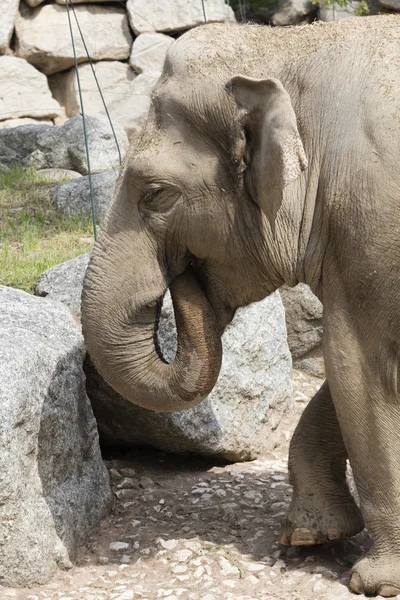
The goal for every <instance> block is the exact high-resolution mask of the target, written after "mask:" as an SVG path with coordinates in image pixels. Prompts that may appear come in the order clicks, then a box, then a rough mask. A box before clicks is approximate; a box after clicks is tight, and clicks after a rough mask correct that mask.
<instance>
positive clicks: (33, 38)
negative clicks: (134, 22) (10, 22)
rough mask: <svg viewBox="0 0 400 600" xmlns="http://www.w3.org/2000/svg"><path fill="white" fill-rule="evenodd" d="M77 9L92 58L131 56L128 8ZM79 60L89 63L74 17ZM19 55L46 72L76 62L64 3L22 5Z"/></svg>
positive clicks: (18, 43) (84, 6)
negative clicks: (34, 6) (32, 7)
mask: <svg viewBox="0 0 400 600" xmlns="http://www.w3.org/2000/svg"><path fill="white" fill-rule="evenodd" d="M75 12H76V15H77V18H78V20H79V24H80V27H81V30H82V33H83V36H84V38H85V41H86V45H87V47H88V51H89V54H90V56H91V58H92V60H93V61H97V60H124V59H127V58H128V57H129V54H130V49H131V45H132V36H131V33H130V30H129V25H128V20H127V16H126V11H125V9H124V8H120V7H118V6H113V7H111V8H110V7H108V6H98V5H96V4H92V5H81V6H76V7H75ZM72 27H73V32H74V39H75V47H76V53H77V57H78V62H87V60H88V59H87V56H86V52H85V49H84V46H83V43H82V41H81V38H80V35H79V31H78V29H77V26H76V23H75V20H74V19H72ZM15 28H16V34H17V43H16V52H17V55H18V56H20V57H22V58H25V59H26V60H27V61H28V62H31V63H33V64H35V66H37V67H39V68H41V69H42V70H43V71H44V72H45V73H46V74H47V75H51V74H52V73H57V72H58V71H62V70H64V69H68V68H70V67H72V66H73V64H74V57H73V51H72V45H71V37H70V30H69V25H68V16H67V12H66V10H65V7H64V6H58V5H57V4H46V5H44V6H39V7H38V8H35V9H30V8H28V7H27V6H24V5H23V4H21V7H20V14H19V15H18V16H17V19H16V22H15Z"/></svg>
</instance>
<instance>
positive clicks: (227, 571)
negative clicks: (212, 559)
mask: <svg viewBox="0 0 400 600" xmlns="http://www.w3.org/2000/svg"><path fill="white" fill-rule="evenodd" d="M218 563H219V566H220V568H221V574H222V575H239V569H238V568H237V567H235V565H233V564H232V563H231V562H229V560H227V559H226V558H225V557H224V556H221V557H220V558H219V559H218Z"/></svg>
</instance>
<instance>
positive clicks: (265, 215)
mask: <svg viewBox="0 0 400 600" xmlns="http://www.w3.org/2000/svg"><path fill="white" fill-rule="evenodd" d="M185 37H186V36H183V37H182V38H180V40H178V41H177V42H176V43H175V44H174V45H173V46H172V48H171V50H170V51H169V55H168V57H167V61H166V64H165V67H164V72H163V75H162V76H161V78H160V80H159V83H158V85H157V88H156V90H155V92H154V93H153V97H152V106H151V110H150V115H149V119H148V122H147V125H146V128H145V130H144V133H143V134H142V137H141V139H140V141H139V142H138V144H137V145H136V146H135V147H132V148H131V150H130V153H129V155H128V157H127V159H126V161H125V164H124V167H123V171H122V174H121V176H120V179H119V182H118V186H117V190H116V193H115V196H114V199H113V202H112V205H111V207H110V209H109V212H108V215H107V217H106V219H105V222H104V223H103V226H102V229H101V233H100V236H99V239H98V241H97V242H96V244H95V248H94V251H93V255H92V259H91V262H90V265H89V268H88V271H87V275H86V279H85V284H84V293H83V306H82V324H83V331H84V335H85V339H86V343H87V347H88V351H89V353H90V355H91V358H92V360H93V362H94V364H95V366H96V367H97V369H98V370H99V372H100V373H101V374H102V376H103V377H104V378H105V379H106V381H107V382H108V383H109V384H110V385H111V386H112V387H114V389H116V390H117V391H118V392H119V393H121V394H122V395H123V396H124V397H125V398H126V399H127V400H130V401H132V402H133V403H135V404H141V405H142V406H144V407H146V408H149V409H152V410H157V411H175V410H181V409H184V408H189V407H191V406H194V405H195V404H197V403H198V402H200V401H201V400H202V399H203V398H204V397H205V396H206V395H207V394H208V393H209V392H210V391H211V389H212V387H213V386H214V384H215V382H216V379H217V377H218V373H219V369H220V364H221V354H222V350H221V341H220V336H221V333H222V331H223V329H224V327H225V326H226V324H227V323H228V322H229V321H230V320H231V318H232V316H233V314H234V312H235V310H236V308H237V307H239V306H243V305H246V304H248V303H250V302H254V301H257V300H260V299H262V298H264V297H265V296H266V295H268V294H269V293H271V292H272V291H274V290H275V289H276V288H277V287H279V286H280V285H281V284H282V283H283V282H284V279H285V278H284V276H283V275H282V272H281V270H280V268H279V265H278V264H277V261H275V260H274V253H273V252H271V247H272V246H273V244H274V243H275V240H274V238H275V233H274V230H275V220H276V217H277V213H278V211H279V208H280V205H281V202H282V190H283V188H285V186H287V185H288V184H289V183H291V182H293V181H295V180H296V179H297V178H298V177H299V175H300V173H301V171H302V170H303V169H305V167H306V166H307V161H306V158H305V154H304V149H303V145H302V142H301V139H300V136H299V132H298V129H297V124H296V116H295V112H294V110H293V107H292V103H291V100H290V97H289V95H288V93H287V92H286V91H285V89H284V87H283V85H282V83H281V82H280V81H279V80H277V79H275V78H271V77H265V78H258V79H256V78H252V77H245V76H234V77H232V75H234V72H232V71H230V70H229V69H228V68H227V67H226V68H225V70H224V69H222V71H221V72H219V74H215V76H214V78H212V79H210V78H209V77H208V75H207V74H206V73H205V69H204V68H200V67H199V66H198V64H197V67H195V65H194V59H193V58H192V59H189V58H187V56H188V52H187V50H188V46H187V44H185V42H184V38H185ZM250 74H251V73H250ZM168 287H170V289H171V294H172V299H173V304H174V311H175V316H176V322H177V330H178V351H177V356H176V359H175V361H174V362H173V363H171V364H166V363H165V362H164V361H163V360H162V358H161V357H160V356H159V353H158V351H157V344H156V341H155V331H156V327H157V318H158V311H159V307H160V302H161V299H162V297H163V295H164V293H165V291H166V290H167V288H168Z"/></svg>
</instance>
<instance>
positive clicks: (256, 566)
mask: <svg viewBox="0 0 400 600" xmlns="http://www.w3.org/2000/svg"><path fill="white" fill-rule="evenodd" d="M240 562H241V563H242V565H243V566H244V567H246V569H247V570H248V571H251V572H254V573H256V572H257V571H262V570H263V569H265V565H262V564H260V563H253V562H248V561H244V560H242V561H240ZM282 562H283V561H282Z"/></svg>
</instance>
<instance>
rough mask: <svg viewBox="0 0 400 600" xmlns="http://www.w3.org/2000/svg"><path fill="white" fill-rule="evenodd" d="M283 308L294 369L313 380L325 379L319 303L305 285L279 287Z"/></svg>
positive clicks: (320, 306) (320, 305) (320, 307)
mask: <svg viewBox="0 0 400 600" xmlns="http://www.w3.org/2000/svg"><path fill="white" fill-rule="evenodd" d="M280 294H281V297H282V301H283V305H284V307H285V316H286V325H287V335H288V343H289V348H290V351H291V353H292V358H293V367H294V368H295V369H298V370H300V371H305V372H306V373H309V374H310V375H314V376H316V377H325V366H324V359H323V354H322V334H323V325H322V304H321V302H320V301H319V300H318V298H317V297H316V296H314V294H313V293H312V291H311V290H310V288H309V287H308V285H306V284H305V283H299V284H298V285H296V287H293V288H289V287H286V286H284V287H282V288H280Z"/></svg>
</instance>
